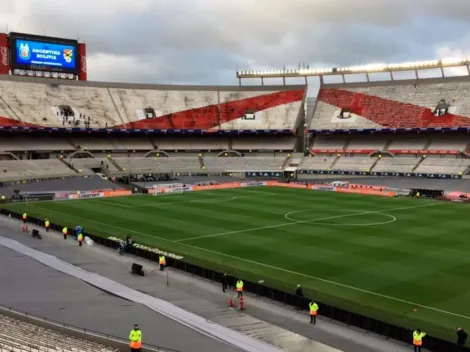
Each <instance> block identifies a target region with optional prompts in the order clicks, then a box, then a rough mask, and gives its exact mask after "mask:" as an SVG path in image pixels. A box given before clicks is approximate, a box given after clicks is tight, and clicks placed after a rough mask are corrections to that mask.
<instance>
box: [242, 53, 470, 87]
mask: <svg viewBox="0 0 470 352" xmlns="http://www.w3.org/2000/svg"><path fill="white" fill-rule="evenodd" d="M462 66H466V67H467V71H468V74H469V75H470V57H459V58H446V59H441V60H427V61H415V62H404V63H398V64H368V65H360V66H349V67H330V68H300V69H296V70H287V69H282V70H251V71H250V70H241V71H237V73H236V75H237V78H238V79H239V82H240V84H241V79H246V78H260V79H261V80H262V84H264V79H266V78H282V79H283V82H284V84H285V80H286V78H300V77H304V78H305V80H307V77H319V78H320V80H322V78H323V76H343V81H345V79H344V76H345V75H353V74H366V75H367V77H369V75H370V74H371V73H386V72H388V73H390V77H391V78H392V80H393V73H394V72H401V71H415V75H416V77H419V74H418V71H420V70H429V69H440V70H441V73H442V76H443V77H445V72H444V69H445V68H449V67H462ZM368 79H369V78H368Z"/></svg>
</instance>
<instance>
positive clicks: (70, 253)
mask: <svg viewBox="0 0 470 352" xmlns="http://www.w3.org/2000/svg"><path fill="white" fill-rule="evenodd" d="M19 228H20V224H19V222H16V221H14V220H8V219H6V218H0V235H2V236H4V237H9V238H14V239H16V240H18V241H20V242H22V243H24V244H26V245H29V246H30V247H32V248H35V249H37V250H40V251H43V252H45V253H49V254H52V255H55V256H57V257H58V258H60V259H62V260H65V261H68V262H70V263H72V264H75V265H77V266H80V267H82V268H84V269H86V270H89V271H92V272H97V273H99V274H101V275H104V276H107V277H109V278H111V279H113V280H115V281H118V282H120V283H122V284H125V285H127V286H130V287H133V288H135V289H138V290H140V291H142V292H145V293H147V294H150V295H153V296H155V297H158V298H162V299H165V300H167V301H170V302H172V303H173V304H175V305H177V306H179V307H181V308H184V309H186V310H188V311H192V312H194V313H196V314H198V315H201V316H203V317H205V318H207V319H209V320H211V321H214V322H216V323H219V324H221V325H225V326H228V327H231V328H233V329H235V330H238V331H241V332H244V333H245V334H247V335H250V336H253V337H256V338H259V339H262V340H264V341H267V342H270V343H272V344H274V345H277V346H279V347H282V348H284V349H285V350H287V351H292V352H296V351H312V352H314V351H315V352H317V351H318V352H333V351H345V352H372V351H374V352H379V351H383V352H401V351H408V350H409V346H403V345H401V344H399V343H395V342H393V341H387V340H385V339H383V338H382V337H380V336H374V335H372V334H369V333H367V332H365V331H360V330H352V329H349V328H347V327H345V326H342V325H339V324H337V323H336V322H331V321H327V320H325V319H321V318H320V319H319V322H318V324H317V325H316V326H315V327H314V326H312V325H310V324H308V323H306V322H307V321H308V317H307V316H306V315H305V314H304V313H303V312H298V311H295V310H292V309H290V308H287V307H282V306H279V305H275V304H273V302H269V301H267V300H261V299H258V298H255V297H253V296H250V295H247V297H246V304H247V308H248V309H247V311H246V312H245V313H240V312H238V311H234V310H231V309H228V308H227V301H228V296H227V294H223V293H222V292H221V290H220V287H219V286H218V285H215V284H214V283H212V282H208V281H205V280H202V279H200V278H199V277H191V276H189V275H187V274H185V273H181V272H178V271H175V270H171V269H170V270H168V271H167V272H165V274H162V273H160V272H154V273H152V274H150V275H148V276H147V277H145V278H141V277H135V276H132V275H130V274H129V269H130V266H131V263H132V262H138V263H140V264H142V265H143V266H144V269H145V270H146V271H151V270H153V269H154V268H155V266H154V264H153V263H150V262H146V261H143V260H138V259H136V258H131V257H126V256H123V257H121V256H118V255H117V254H116V253H115V252H114V251H111V250H108V249H106V248H102V247H97V246H94V247H90V246H85V247H83V248H78V246H77V245H76V242H75V241H72V240H68V241H64V240H62V239H61V238H60V236H59V235H58V234H52V233H51V234H49V235H48V236H46V237H45V239H44V240H42V241H38V240H33V239H31V238H29V237H25V236H23V235H21V234H19ZM3 257H4V256H3V255H2V252H0V258H2V259H0V260H1V261H0V264H1V263H2V262H3ZM35 266H36V267H38V266H42V265H40V264H36V265H35ZM15 267H16V264H14V265H12V266H11V268H12V269H14V268H15ZM12 271H13V270H12ZM15 271H16V272H20V271H21V272H24V271H26V270H25V269H21V268H16V269H15ZM167 273H168V276H167ZM3 275H5V274H3ZM22 275H26V274H19V275H17V276H15V277H14V279H13V278H12V277H10V278H9V284H8V285H6V286H7V287H8V289H7V290H6V292H3V291H4V290H3V289H2V290H0V292H1V293H0V302H1V303H3V304H6V305H10V306H12V307H14V308H16V309H20V310H27V311H29V312H30V313H33V314H38V315H42V316H46V317H48V318H51V319H54V320H59V321H63V322H66V323H69V324H72V325H77V326H86V327H88V328H90V329H94V330H98V331H101V332H105V333H109V334H113V335H116V336H119V337H124V338H125V337H126V335H127V333H128V330H129V326H130V325H131V324H133V323H134V322H133V321H129V320H130V318H129V317H132V318H133V320H136V319H138V322H139V323H140V324H141V326H143V330H144V333H145V331H146V327H150V326H152V327H154V326H156V327H157V328H156V329H155V330H153V328H152V334H148V333H147V334H146V336H148V339H146V341H147V342H149V343H152V344H157V345H164V346H166V347H169V348H173V349H179V350H180V351H182V352H186V351H192V352H194V351H198V350H199V346H201V349H200V350H201V351H208V350H211V351H234V349H233V348H231V347H228V346H224V345H223V346H208V345H207V344H218V345H221V343H219V342H216V341H209V340H208V338H206V337H204V336H202V335H199V334H197V333H195V332H193V331H187V330H188V329H187V328H184V327H182V326H179V324H176V323H174V322H172V321H169V320H168V319H165V318H163V317H161V316H159V315H158V314H156V313H154V312H151V311H150V310H148V309H146V308H143V307H140V306H138V305H134V304H132V303H129V302H127V301H122V300H120V299H118V298H115V297H111V296H109V295H108V294H105V293H102V292H101V291H98V290H96V289H93V288H91V287H89V286H88V285H86V284H84V283H81V282H80V286H81V285H85V286H86V287H88V289H90V290H91V291H93V292H94V293H93V294H92V293H89V294H88V293H87V294H85V293H83V294H82V290H83V292H84V291H85V288H83V287H81V288H80V289H79V290H78V289H77V290H78V293H79V294H77V295H75V291H77V290H74V289H70V287H75V285H79V284H78V283H74V284H73V285H72V284H70V285H69V284H67V283H65V282H52V281H51V282H50V283H49V282H48V283H47V284H46V285H42V286H41V283H44V280H45V279H44V280H37V277H39V276H44V277H46V278H51V279H52V278H54V277H56V276H65V275H63V274H59V273H55V274H53V273H50V272H49V273H48V274H44V273H43V274H35V275H33V277H34V278H35V279H34V280H29V279H28V278H27V277H22ZM1 279H2V277H1V276H0V280H1ZM17 279H18V280H17ZM69 279H70V280H72V281H77V280H76V279H72V278H69ZM25 280H28V281H30V283H31V282H33V283H35V285H34V287H36V286H39V287H40V289H38V288H35V289H34V290H35V291H34V292H32V291H31V289H30V287H31V286H30V284H25V283H24V281H25ZM61 280H66V279H64V278H62V279H61ZM167 280H168V285H167ZM16 281H19V283H17V284H15V282H16ZM1 282H5V281H1ZM26 287H29V290H30V291H27V290H26ZM62 287H66V288H64V289H62ZM51 288H52V289H51ZM18 290H19V291H21V294H15V292H18ZM49 291H52V292H51V293H49ZM51 297H54V298H53V299H52V300H51ZM33 302H35V303H33ZM84 302H86V305H85V303H84ZM134 317H135V318H134ZM131 320H132V319H131ZM175 325H178V326H176V327H175ZM148 330H149V328H147V331H148ZM182 336H184V338H181V337H182ZM199 341H201V342H199ZM195 346H197V349H195V348H196V347H195ZM329 346H331V347H329ZM335 349H336V350H335Z"/></svg>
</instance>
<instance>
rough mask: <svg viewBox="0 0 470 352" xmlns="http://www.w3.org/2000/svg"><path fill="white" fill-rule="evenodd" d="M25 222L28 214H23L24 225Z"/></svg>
mask: <svg viewBox="0 0 470 352" xmlns="http://www.w3.org/2000/svg"><path fill="white" fill-rule="evenodd" d="M27 221H28V214H26V213H23V222H24V223H25V224H26V222H27Z"/></svg>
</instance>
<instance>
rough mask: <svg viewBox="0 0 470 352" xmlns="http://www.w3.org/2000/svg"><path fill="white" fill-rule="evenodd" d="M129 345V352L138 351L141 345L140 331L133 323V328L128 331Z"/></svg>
mask: <svg viewBox="0 0 470 352" xmlns="http://www.w3.org/2000/svg"><path fill="white" fill-rule="evenodd" d="M129 347H130V348H131V352H139V351H140V348H141V347H142V331H140V329H139V325H137V324H134V328H133V329H132V330H131V332H130V333H129Z"/></svg>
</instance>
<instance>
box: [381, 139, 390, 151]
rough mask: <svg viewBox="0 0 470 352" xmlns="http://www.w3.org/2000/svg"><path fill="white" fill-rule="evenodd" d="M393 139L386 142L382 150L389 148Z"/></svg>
mask: <svg viewBox="0 0 470 352" xmlns="http://www.w3.org/2000/svg"><path fill="white" fill-rule="evenodd" d="M392 142H393V140H392V139H389V140H388V141H387V143H385V146H384V147H383V149H382V151H386V150H388V148H389V147H390V144H392Z"/></svg>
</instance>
